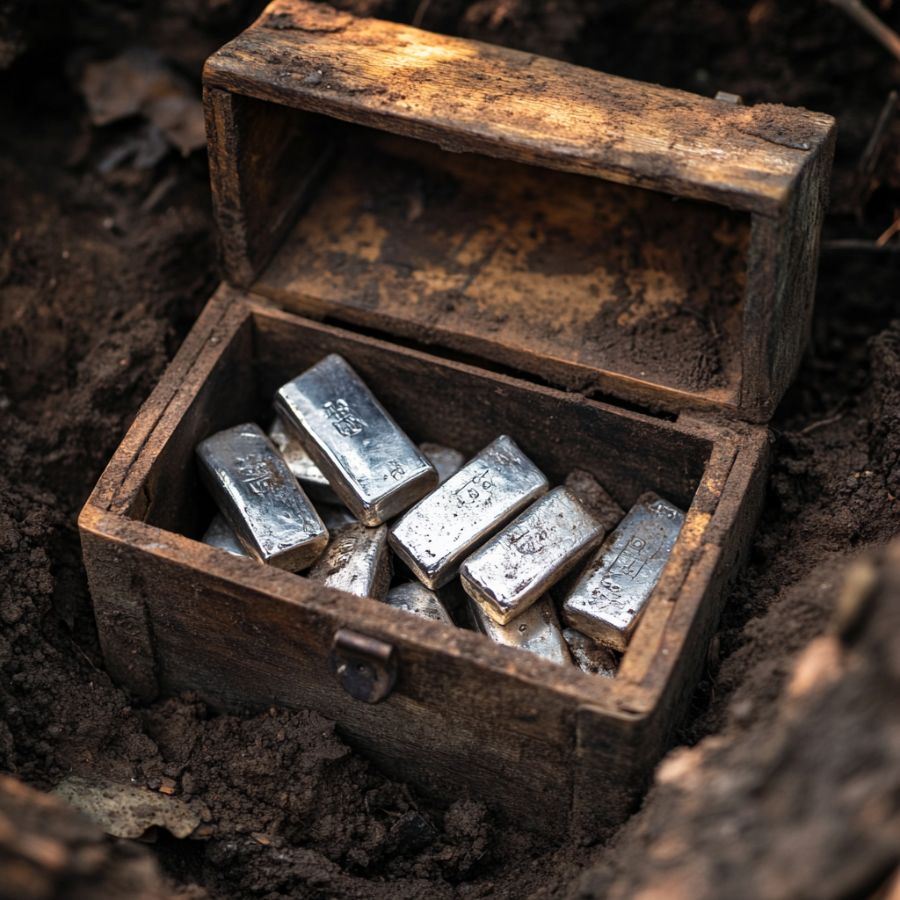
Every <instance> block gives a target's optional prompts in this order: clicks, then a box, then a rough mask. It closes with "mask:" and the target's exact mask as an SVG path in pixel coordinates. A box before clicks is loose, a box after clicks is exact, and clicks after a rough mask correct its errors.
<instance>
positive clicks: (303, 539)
mask: <svg viewBox="0 0 900 900" xmlns="http://www.w3.org/2000/svg"><path fill="white" fill-rule="evenodd" d="M197 458H198V460H199V462H200V473H201V476H202V478H203V480H204V483H205V484H206V487H207V489H208V490H209V492H210V494H212V497H213V499H214V500H215V501H216V504H217V505H218V507H219V509H220V510H221V511H222V513H223V514H224V515H225V518H226V519H227V520H228V523H229V525H231V527H232V528H233V529H234V531H235V533H236V534H237V536H238V538H239V540H240V542H241V544H242V545H243V546H244V547H245V548H246V549H247V550H248V551H249V552H250V554H251V555H253V556H254V557H255V558H256V559H258V560H260V561H261V562H266V563H269V564H270V565H273V566H278V567H279V568H282V569H288V570H291V571H295V572H296V571H299V570H300V569H303V568H305V567H306V566H308V565H310V564H311V563H312V562H313V561H314V560H315V559H316V557H318V556H319V554H320V553H321V552H322V551H323V550H324V549H325V545H326V544H327V543H328V531H327V530H326V528H325V526H324V524H323V523H322V520H321V519H320V518H319V516H318V513H316V511H315V509H314V508H313V505H312V504H311V503H310V502H309V499H308V498H307V496H306V494H304V493H303V490H302V489H301V487H300V485H299V484H298V483H297V479H296V478H294V476H293V475H292V474H291V472H290V469H288V467H287V464H286V463H285V461H284V460H283V459H282V458H281V456H280V455H279V453H278V451H277V450H276V449H275V447H274V446H273V445H272V443H271V442H270V441H269V439H268V438H267V437H266V435H265V434H264V433H263V431H262V429H260V427H259V426H258V425H255V424H253V423H248V424H245V425H238V426H236V427H234V428H228V429H225V430H224V431H220V432H218V433H217V434H214V435H212V436H211V437H208V438H206V440H204V441H201V442H200V444H198V445H197Z"/></svg>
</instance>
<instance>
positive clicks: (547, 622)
mask: <svg viewBox="0 0 900 900" xmlns="http://www.w3.org/2000/svg"><path fill="white" fill-rule="evenodd" d="M469 611H470V612H471V614H472V619H473V620H474V622H475V625H476V627H477V628H478V630H479V631H480V632H481V633H482V634H486V635H487V636H488V637H489V638H490V639H491V640H492V641H494V643H496V644H503V645H504V646H505V647H517V648H518V649H520V650H527V651H528V652H529V653H536V654H537V655H538V656H542V657H544V659H549V660H550V662H554V663H557V664H558V665H571V663H572V657H571V656H570V655H569V648H568V646H567V645H566V642H565V640H564V638H563V634H562V630H561V629H560V627H559V620H558V619H557V617H556V610H555V609H554V608H553V602H552V600H551V599H550V597H549V596H546V595H545V596H544V597H541V599H540V600H538V601H537V602H536V603H533V604H532V605H531V606H529V607H528V609H526V610H525V612H523V613H522V615H521V616H516V618H515V619H513V620H512V621H511V622H509V623H507V624H506V625H500V624H498V623H497V622H495V621H494V620H493V619H492V618H491V617H490V616H489V615H488V614H487V613H486V612H485V611H484V610H483V609H482V608H481V606H479V604H477V603H476V602H475V601H474V600H473V599H472V598H471V597H470V598H469Z"/></svg>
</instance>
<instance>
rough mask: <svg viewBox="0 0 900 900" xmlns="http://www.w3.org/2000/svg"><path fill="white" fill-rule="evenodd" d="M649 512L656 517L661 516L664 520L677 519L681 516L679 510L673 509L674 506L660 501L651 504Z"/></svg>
mask: <svg viewBox="0 0 900 900" xmlns="http://www.w3.org/2000/svg"><path fill="white" fill-rule="evenodd" d="M650 512H652V513H655V514H656V515H657V516H662V517H663V518H664V519H677V518H678V517H679V516H681V515H683V513H682V512H681V511H680V510H677V509H675V507H674V506H670V505H669V504H668V503H665V502H664V501H662V500H657V501H656V502H655V503H651V504H650Z"/></svg>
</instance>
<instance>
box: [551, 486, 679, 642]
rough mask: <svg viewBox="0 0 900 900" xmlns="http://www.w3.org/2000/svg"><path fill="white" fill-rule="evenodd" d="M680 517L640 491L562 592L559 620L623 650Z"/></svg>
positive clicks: (665, 557)
mask: <svg viewBox="0 0 900 900" xmlns="http://www.w3.org/2000/svg"><path fill="white" fill-rule="evenodd" d="M683 522H684V513H683V512H682V511H681V510H680V509H678V508H677V507H675V506H673V505H672V504H671V503H669V502H667V501H666V500H663V499H662V498H661V497H658V496H656V494H652V493H650V494H644V495H643V496H642V497H641V498H640V499H639V500H638V502H637V503H636V504H635V505H634V506H633V507H632V508H631V510H630V511H629V513H628V515H627V516H625V518H624V519H623V520H622V522H621V523H620V525H619V527H618V528H616V530H615V531H614V532H613V533H612V534H611V535H610V537H609V539H608V540H607V541H606V543H605V544H604V545H603V547H601V548H600V551H599V553H597V555H596V556H595V557H594V559H593V560H592V561H591V562H590V564H589V565H588V567H587V568H586V569H585V571H584V573H583V574H582V575H581V577H580V578H579V579H578V581H577V582H576V583H575V586H574V587H573V588H572V590H571V592H570V593H569V595H568V597H566V600H565V602H564V603H563V607H562V614H563V618H564V619H565V621H566V622H567V623H568V624H570V625H572V626H573V627H574V628H577V629H578V630H579V631H582V632H584V634H586V635H588V636H589V637H591V638H593V639H594V640H596V641H598V642H600V643H602V644H606V645H607V646H609V647H612V648H613V649H615V650H620V651H622V650H624V649H625V648H626V646H627V645H628V642H629V640H630V639H631V635H632V634H633V633H634V629H635V627H636V626H637V622H638V620H639V619H640V616H641V613H642V612H643V611H644V608H645V607H646V604H647V601H648V600H649V598H650V595H651V594H652V593H653V589H654V588H655V587H656V584H657V582H658V581H659V577H660V575H661V574H662V570H663V567H664V566H665V564H666V561H667V560H668V558H669V555H670V554H671V552H672V548H673V547H674V546H675V541H676V540H677V539H678V534H679V532H680V531H681V526H682V523H683Z"/></svg>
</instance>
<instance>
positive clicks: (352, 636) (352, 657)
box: [331, 628, 397, 703]
mask: <svg viewBox="0 0 900 900" xmlns="http://www.w3.org/2000/svg"><path fill="white" fill-rule="evenodd" d="M331 670H332V671H333V672H334V673H335V675H337V677H338V680H339V681H340V683H341V687H343V689H344V690H345V691H346V692H347V693H348V694H349V695H350V696H351V697H353V698H354V699H355V700H362V701H363V702H364V703H380V702H381V701H382V700H384V699H385V698H386V697H387V696H388V695H389V694H390V693H391V690H392V689H393V687H394V682H395V681H396V680H397V654H396V650H395V649H394V647H393V645H391V644H388V643H386V642H385V641H380V640H378V639H377V638H373V637H369V636H368V635H365V634H359V633H358V632H356V631H351V630H350V629H349V628H341V629H340V630H339V631H338V632H337V634H335V636H334V642H333V643H332V645H331Z"/></svg>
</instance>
